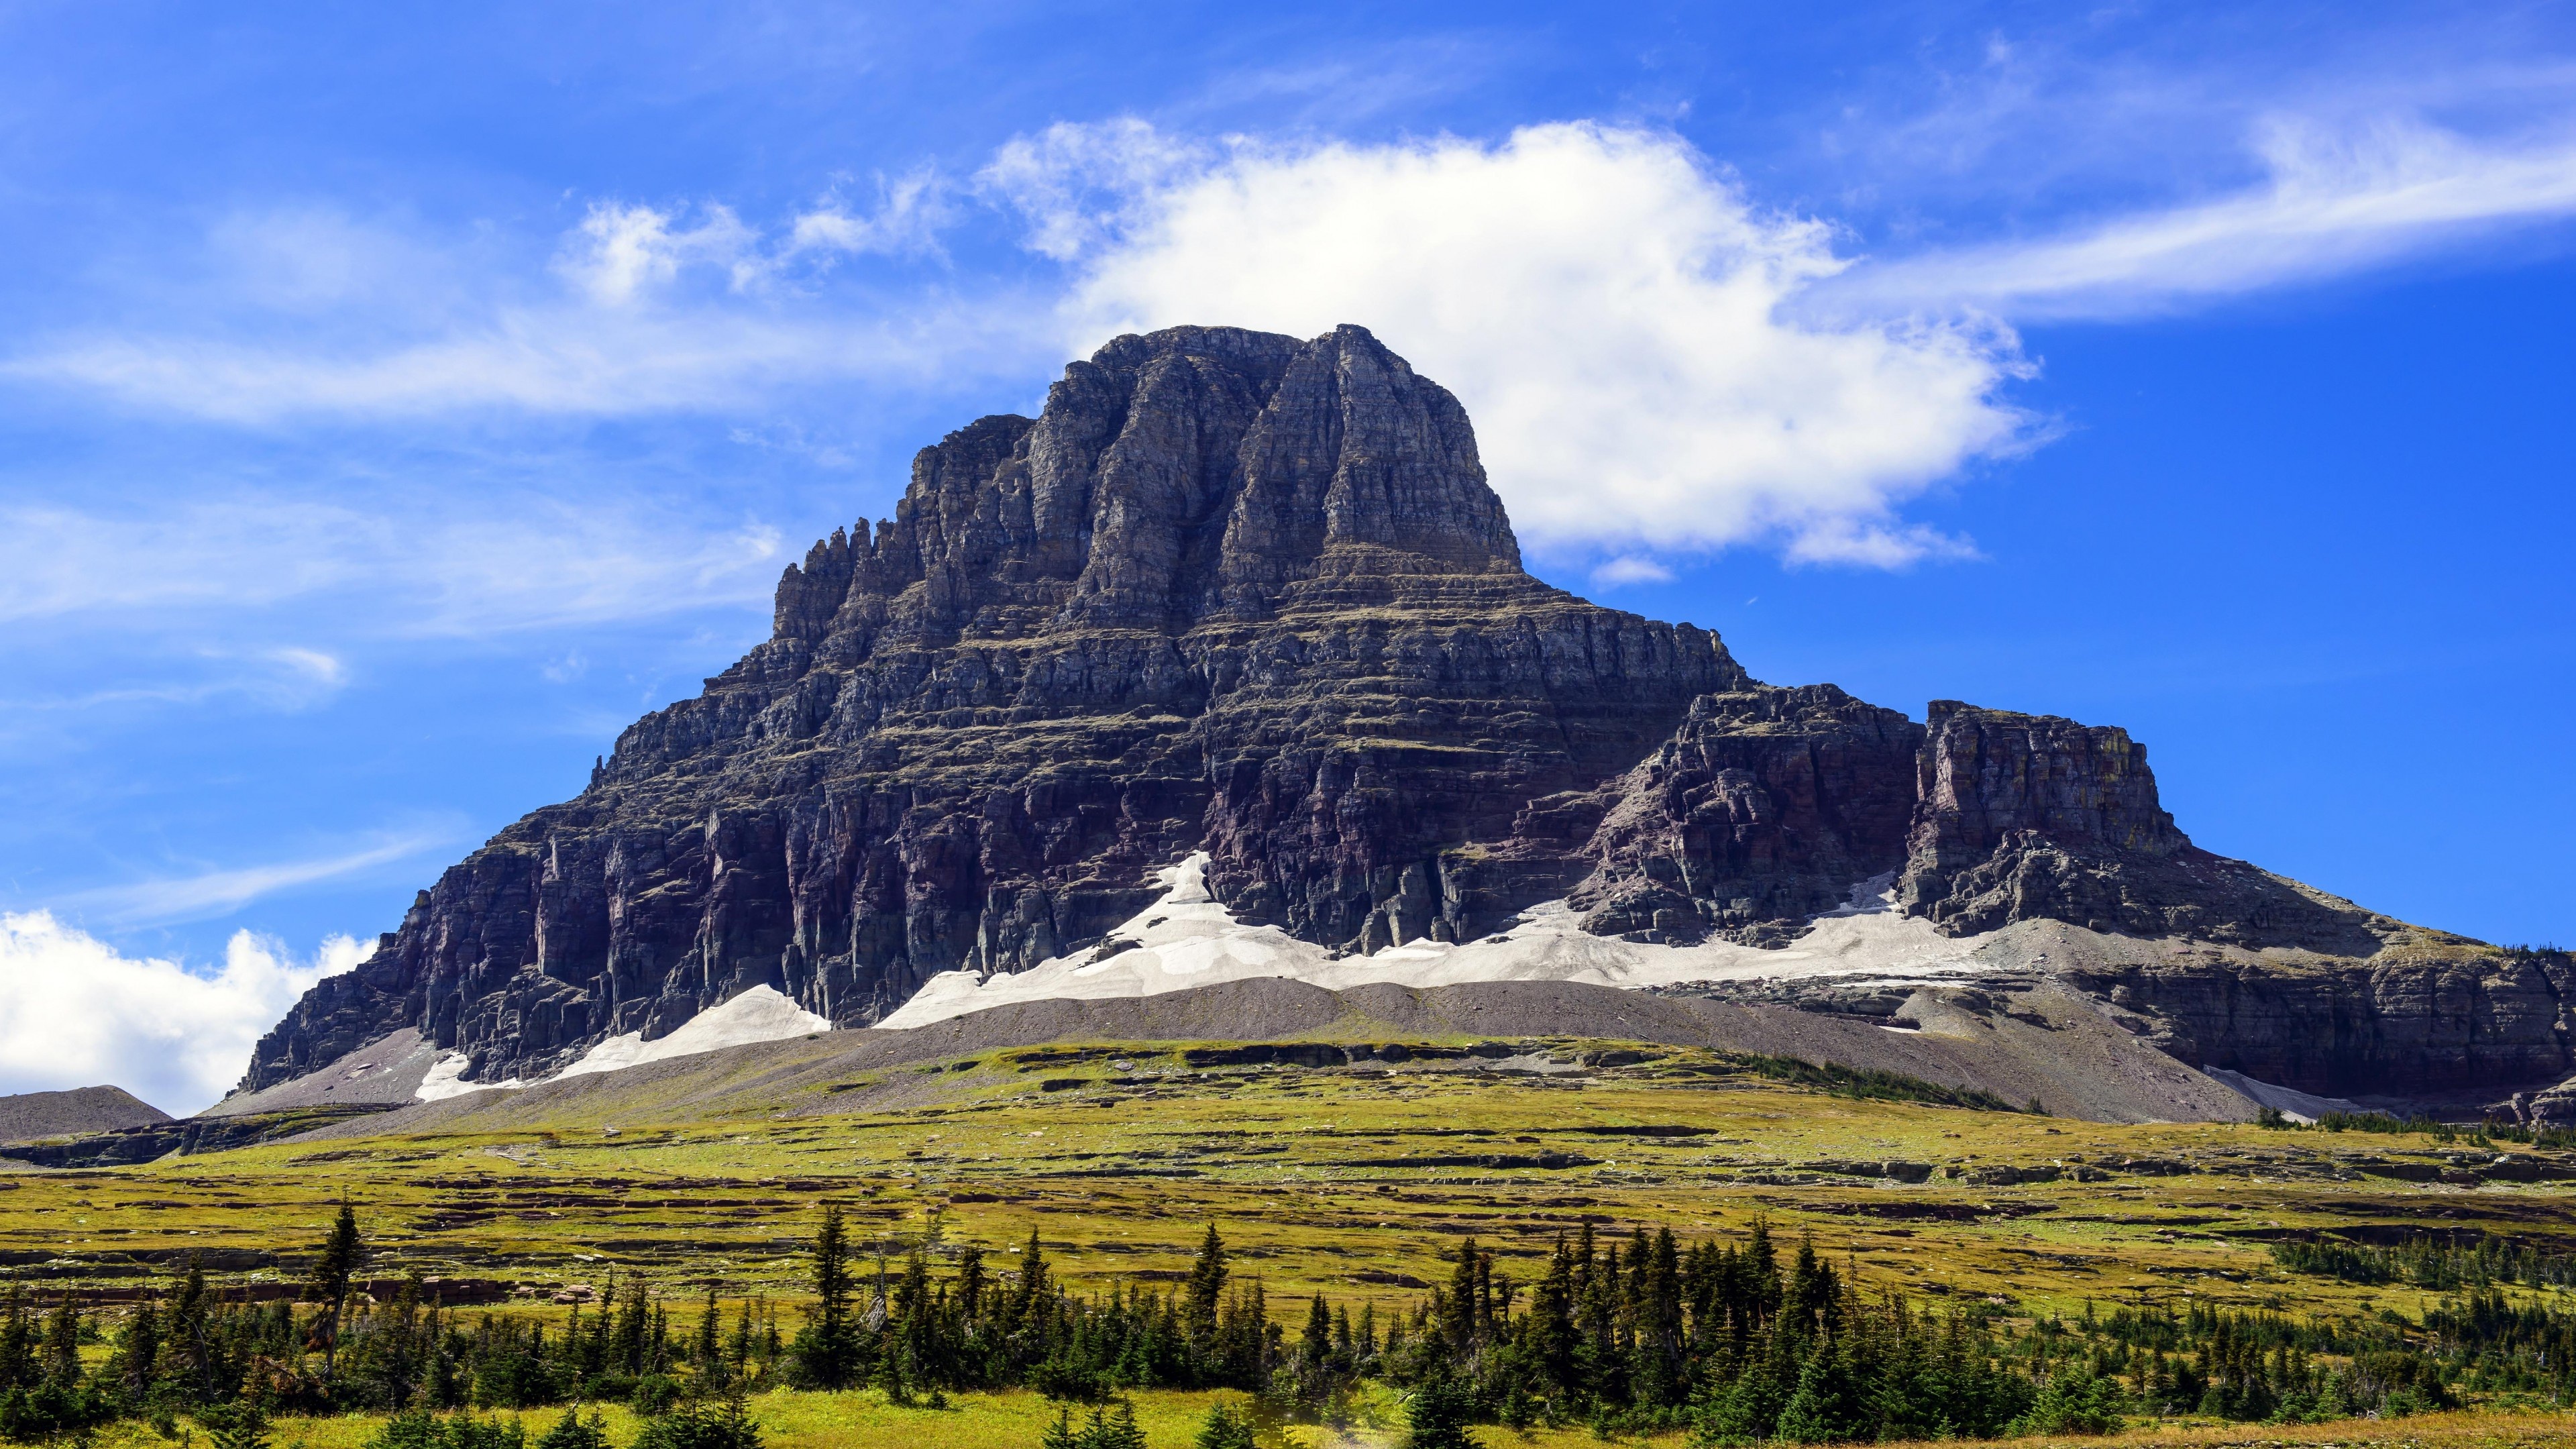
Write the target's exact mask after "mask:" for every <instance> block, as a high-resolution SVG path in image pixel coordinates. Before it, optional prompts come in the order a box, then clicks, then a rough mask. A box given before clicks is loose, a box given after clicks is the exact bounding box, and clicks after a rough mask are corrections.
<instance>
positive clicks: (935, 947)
mask: <svg viewBox="0 0 2576 1449" xmlns="http://www.w3.org/2000/svg"><path fill="white" fill-rule="evenodd" d="M1749 683H1750V681H1749V679H1748V678H1747V676H1746V675H1745V673H1744V671H1743V670H1742V669H1741V668H1740V667H1738V666H1737V665H1736V663H1735V662H1734V660H1733V659H1731V658H1729V657H1728V656H1727V654H1726V652H1725V650H1724V649H1723V648H1722V647H1721V646H1720V645H1719V643H1718V641H1717V639H1716V638H1715V637H1714V636H1713V635H1710V634H1708V633H1706V632H1704V631H1701V630H1698V629H1694V628H1691V627H1690V626H1688V625H1680V626H1675V625H1668V624H1658V623H1653V622H1650V621H1648V620H1645V619H1641V618H1638V617H1637V616H1635V615H1632V614H1623V613H1619V612H1616V611H1614V610H1609V609H1603V608H1599V607H1596V606H1594V605H1592V604H1588V603H1585V602H1584V601H1582V600H1580V599H1577V598H1575V597H1573V596H1571V595H1569V594H1566V593H1564V592H1562V591H1560V590H1557V589H1554V588H1551V587H1549V586H1547V585H1545V584H1542V583H1540V582H1539V581H1538V580H1536V579H1534V578H1532V577H1530V576H1529V575H1528V574H1527V573H1526V572H1524V571H1523V570H1522V568H1521V566H1520V555H1519V549H1518V546H1517V544H1516V543H1515V542H1514V540H1513V537H1512V534H1511V530H1510V526H1509V524H1508V522H1507V521H1506V519H1505V517H1504V514H1503V509H1502V505H1501V503H1500V501H1499V500H1497V499H1496V498H1495V497H1494V494H1493V492H1492V490H1491V489H1490V488H1488V487H1487V486H1486V483H1485V479H1484V473H1483V469H1482V466H1481V465H1480V464H1479V462H1478V460H1477V455H1476V445H1475V438H1474V434H1473V431H1472V429H1471V428H1470V427H1469V425H1468V421H1467V418H1466V414H1465V413H1464V411H1463V410H1462V409H1460V407H1459V406H1458V404H1457V401H1456V400H1455V399H1454V398H1452V397H1451V396H1450V395H1449V394H1448V393H1447V392H1446V391H1445V390H1443V389H1442V388H1440V387H1439V386H1438V385H1437V384H1434V383H1431V382H1429V381H1427V380H1425V379H1423V378H1420V377H1418V376H1416V375H1415V374H1414V372H1413V371H1412V369H1411V368H1410V367H1408V366H1407V365H1406V364H1405V363H1404V362H1403V360H1402V359H1400V358H1398V357H1395V356H1394V355H1393V354H1391V353H1389V352H1387V351H1386V349H1384V348H1383V347H1381V346H1380V345H1378V343H1377V342H1376V340H1375V339H1373V338H1371V337H1370V336H1369V335H1368V334H1367V333H1366V332H1364V331H1362V330H1360V329H1358V328H1350V327H1346V328H1343V329H1341V330H1339V331H1337V332H1335V333H1333V334H1331V335H1329V336H1326V337H1322V338H1318V339H1316V340H1314V341H1312V342H1299V341H1296V340H1295V339H1292V338H1286V337H1276V336H1270V335H1266V334H1261V333H1251V332H1241V331H1232V330H1226V329H1214V328H1183V329H1177V330H1174V331H1170V332H1162V333H1156V334H1154V335H1153V336H1150V337H1124V338H1120V339H1118V340H1117V341H1115V342H1113V343H1111V344H1110V345H1109V346H1107V347H1105V348H1103V349H1102V350H1101V351H1100V353H1099V354H1097V355H1096V356H1095V357H1093V358H1092V359H1091V360H1090V361H1088V362H1080V363H1076V364H1074V365H1073V366H1072V367H1070V368H1068V369H1067V370H1066V373H1065V377H1064V380H1063V381H1061V382H1059V383H1057V384H1056V385H1055V387H1054V388H1053V389H1052V391H1051V392H1050V393H1049V395H1048V399H1047V405H1046V408H1045V410H1044V411H1043V413H1042V414H1041V415H1040V416H1039V417H1038V418H1036V419H1034V420H1032V419H1028V418H1020V417H994V418H986V419H983V420H982V421H980V422H977V423H975V424H973V425H971V426H969V427H967V428H964V429H961V430H960V431H958V432H956V433H954V434H951V435H950V436H949V437H948V438H947V439H945V440H943V441H942V442H941V443H940V444H939V445H938V446H936V447H932V448H928V449H925V450H923V452H922V453H921V455H920V456H919V457H918V458H917V459H915V461H914V465H913V477H912V483H911V487H910V488H909V489H908V490H907V492H906V493H905V495H904V498H903V501H902V503H901V504H900V505H899V506H898V507H897V509H896V513H895V517H894V518H893V519H892V520H891V521H890V522H887V523H884V524H881V525H879V526H878V527H877V528H876V529H875V530H873V531H871V530H870V529H869V528H868V527H866V526H865V525H864V524H862V525H861V526H860V527H858V528H857V529H855V530H852V531H849V532H846V533H835V534H834V535H833V536H832V538H830V539H829V540H827V541H825V542H824V543H821V544H818V545H816V547H815V549H814V550H813V552H812V553H810V554H809V555H808V556H807V558H806V559H805V561H804V563H803V564H802V565H801V566H797V567H793V568H790V569H789V570H788V571H787V574H786V577H785V578H784V579H782V580H781V582H780V585H779V590H778V605H777V613H776V627H775V632H774V634H773V637H772V638H771V639H770V640H769V642H767V643H765V644H763V645H761V646H760V647H758V648H756V649H754V650H753V651H752V652H751V653H750V654H749V655H747V656H746V657H745V658H744V659H743V660H742V661H741V662H740V663H738V664H736V665H735V666H734V667H733V668H731V669H729V670H727V671H725V673H723V674H721V675H719V676H717V677H716V678H714V679H711V680H709V681H707V687H706V690H705V692H704V693H703V694H701V695H700V696H698V697H697V698H695V699H690V700H684V701H682V702H680V703H678V704H675V705H673V706H671V707H670V708H668V709H665V710H662V711H660V712H658V713H656V714H653V715H649V716H647V717H646V718H644V719H643V720H641V721H638V722H637V723H636V724H635V725H634V726H633V727H631V728H630V729H628V730H627V731H626V732H625V734H624V735H623V736H622V737H621V738H620V739H619V741H618V744H617V749H616V752H615V754H614V755H613V756H612V757H610V758H609V759H608V760H607V761H605V762H604V763H603V764H602V766H601V767H600V769H599V770H598V771H597V773H596V777H595V779H594V780H593V782H592V784H591V786H590V788H589V789H588V790H586V791H585V792H584V793H583V794H582V795H581V797H580V798H578V799H576V800H573V801H570V802H568V803H566V804H563V805H559V806H554V807H550V808H548V809H544V810H540V811H538V812H536V813H535V814H532V815H530V816H528V817H527V818H526V819H524V820H522V821H520V822H518V823H517V824H516V825H513V826H511V827H510V828H509V829H507V830H505V831H503V832H502V833H501V834H500V835H499V836H497V837H495V838H494V839H493V840H492V842H491V843H490V844H488V845H486V846H485V847H483V848H482V849H481V850H478V851H477V852H475V853H474V854H473V855H472V856H470V857H468V858H467V859H466V860H465V861H464V862H463V863H462V864H460V865H458V866H456V867H455V868H454V869H452V870H450V871H448V872H447V874H446V875H445V876H444V877H442V878H441V879H440V880H439V882H438V883H437V885H436V886H435V887H433V888H432V889H430V890H428V891H425V892H423V893H422V894H421V896H420V897H419V899H418V900H417V901H416V902H415V903H414V905H413V907H412V909H411V911H410V913H409V914H408V915H407V916H406V917H405V919H404V921H403V924H402V927H401V929H400V930H398V931H395V932H393V933H391V934H389V935H387V936H386V937H385V938H384V939H383V941H382V942H381V943H380V944H379V947H378V949H377V950H376V952H375V953H374V955H373V956H372V957H371V958H370V959H369V960H368V961H366V962H365V963H364V964H362V965H361V966H360V967H359V968H358V969H357V970H355V971H353V972H351V973H349V974H347V975H345V976H340V977H335V978H332V979H331V980H328V981H325V982H323V983H322V984H321V985H320V986H319V987H317V988H316V989H315V990H314V992H313V993H312V994H311V995H310V996H308V997H307V998H306V1000H305V1001H304V1002H303V1003H301V1004H300V1005H298V1006H297V1007H296V1009H295V1010H294V1012H293V1013H292V1014H291V1015H290V1016H289V1017H288V1019H287V1020H286V1021H285V1022H284V1023H282V1024H281V1025H280V1026H279V1027H278V1028H277V1029H276V1030H275V1031H273V1032H271V1033H270V1035H269V1036H268V1037H267V1038H266V1039H265V1040H264V1041H263V1042H262V1043H261V1044H260V1046H259V1048H258V1049H257V1053H256V1056H255V1060H254V1062H253V1064H252V1067H251V1070H250V1073H249V1075H248V1076H247V1077H246V1078H245V1079H244V1082H243V1086H244V1088H246V1089H257V1088H261V1087H265V1086H268V1085H271V1084H273V1083H276V1082H279V1081H283V1080H286V1079H288V1078H291V1077H294V1076H297V1075H300V1074H301V1073H303V1072H305V1071H307V1070H309V1069H311V1068H312V1067H314V1066H316V1065H319V1064H321V1063H326V1062H329V1061H331V1060H332V1059H334V1058H335V1057H337V1056H339V1055H341V1054H343V1053H345V1052H347V1051H349V1050H351V1049H353V1048H355V1047H357V1046H359V1045H361V1044H363V1043H365V1042H367V1041H369V1040H372V1039H373V1038H375V1037H377V1036H381V1035H383V1034H385V1033H386V1032H387V1031H390V1030H393V1029H396V1028H400V1027H416V1028H418V1029H419V1030H420V1031H421V1032H422V1033H423V1034H424V1035H425V1036H427V1037H428V1038H430V1039H431V1040H433V1041H435V1042H436V1043H438V1044H439V1045H441V1046H444V1047H448V1048H452V1049H455V1050H461V1051H464V1052H466V1053H468V1054H469V1055H470V1056H471V1058H472V1061H471V1064H470V1066H469V1067H468V1069H467V1077H468V1079H469V1080H491V1079H496V1078H502V1077H509V1076H513V1075H517V1076H534V1075H537V1074H539V1073H542V1072H544V1071H547V1070H550V1069H552V1068H554V1067H557V1066H560V1065H561V1064H562V1063H563V1062H565V1061H567V1060H569V1059H571V1057H573V1056H574V1055H577V1054H578V1052H579V1051H580V1050H581V1049H583V1048H584V1047H586V1046H588V1045H589V1044H591V1043H594V1042H596V1041H598V1040H600V1039H602V1038H603V1037H606V1036H609V1035H613V1034H617V1033H621V1032H627V1031H642V1032H644V1033H645V1034H646V1035H647V1036H648V1037H658V1036H660V1035H662V1034H663V1033H665V1032H667V1031H669V1030H670V1029H672V1028H673V1027H675V1026H677V1025H678V1024H679V1023H680V1022H682V1021H685V1020H687V1019H688V1018H689V1017H690V1016H691V1015H693V1014H695V1013H696V1012H697V1011H699V1010H701V1009H704V1008H705V1007H708V1006H711V1005H714V1004H715V1003H717V1002H720V1001H722V1000H725V999H726V998H728V997H730V996H731V995H733V994H736V993H738V992H740V991H743V990H746V989H749V988H750V987H752V986H755V985H761V984H768V985H773V986H776V987H777V988H778V989H780V990H782V991H784V992H786V993H787V994H789V995H790V996H792V997H793V998H795V999H796V1000H797V1001H798V1002H799V1003H800V1004H802V1005H804V1006H805V1007H806V1008H808V1009H809V1010H812V1011H815V1012H818V1013H820V1014H822V1015H825V1016H828V1017H830V1018H831V1019H832V1020H834V1021H836V1022H839V1023H843V1024H847V1025H861V1024H865V1023H867V1022H869V1021H872V1020H875V1019H877V1018H878V1017H880V1016H882V1015H883V1014H884V1013H886V1012H887V1011H889V1010H891V1009H892V1008H893V1007H894V1006H896V1005H898V1004H900V1003H901V1002H902V1001H903V1000H904V999H905V998H906V997H907V996H909V995H910V994H911V993H912V991H913V990H914V989H916V988H917V987H918V986H919V985H920V983H921V982H922V981H923V980H925V979H927V978H928V977H929V976H930V975H932V974H933V973H936V972H939V971H944V970H949V969H952V968H956V967H961V966H964V967H973V968H976V969H981V970H988V971H995V970H998V971H1007V970H1012V969H1016V968H1020V967H1024V966H1028V965H1032V964H1035V963H1036V962H1038V961H1041V960H1045V959H1047V958H1049V957H1051V956H1056V955H1060V954H1063V953H1066V952H1070V951H1075V950H1080V949H1084V948H1086V947H1088V946H1089V945H1091V944H1092V943H1093V942H1095V941H1096V940H1097V939H1098V938H1099V937H1100V935H1101V934H1102V932H1104V931H1105V930H1106V929H1107V928H1108V927H1109V926H1110V925H1113V924H1115V923H1116V922H1118V921H1119V920H1121V919H1124V918H1125V917H1126V916H1128V915H1129V914H1131V913H1132V912H1133V911H1135V910H1136V909H1137V908H1138V907H1139V906H1141V905H1142V904H1143V903H1144V902H1145V901H1147V900H1149V899H1150V898H1151V897H1152V894H1153V892H1152V889H1151V887H1150V884H1149V881H1150V877H1151V874H1152V872H1153V870H1154V869H1155V868H1156V867H1158V866H1161V865H1164V864H1167V863H1168V862H1170V861H1171V860H1173V859H1175V858H1177V857H1178V856H1179V855H1180V854H1182V853H1183V852H1184V851H1186V850H1188V849H1191V848H1195V847H1199V846H1202V845H1203V846H1204V847H1205V848H1207V849H1209V850H1210V851H1211V852H1212V854H1213V857H1214V858H1213V862H1212V864H1211V867H1210V871H1209V879H1210V884H1211V887H1212V888H1213V889H1215V890H1216V891H1217V892H1218V893H1219V895H1220V897H1221V898H1222V899H1224V900H1226V901H1227V902H1229V903H1230V904H1232V905H1234V906H1235V907H1236V908H1237V909H1238V910H1239V911H1240V912H1241V913H1243V914H1245V915H1247V916H1250V917H1255V918H1260V919H1268V920H1275V921H1277V922H1279V923H1280V924H1282V925H1284V926H1285V927H1287V928H1288V929H1290V930H1292V931H1294V932H1296V933H1298V934H1300V935H1302V936H1306V937H1308V938H1310V939H1314V940H1319V941H1329V942H1335V943H1342V944H1347V945H1348V946H1349V947H1350V948H1351V949H1354V950H1368V949H1373V948H1374V947H1376V946H1378V945H1383V944H1385V943H1387V942H1389V941H1399V940H1407V939H1412V938H1416V937H1420V936H1425V935H1448V936H1456V935H1459V934H1462V933H1471V932H1474V931H1478V930H1481V929H1484V928H1485V927H1486V926H1487V925H1489V924H1490V922H1491V921H1492V920H1493V919H1495V918H1497V917H1499V916H1500V915H1501V914H1504V913H1507V912H1508V911H1509V910H1510V909H1512V908H1514V907H1515V906H1516V905H1519V904H1525V903H1526V901H1525V900H1523V899H1522V898H1521V895H1520V891H1521V890H1522V887H1519V886H1515V885H1512V884H1510V882H1511V881H1512V880H1514V879H1516V877H1512V876H1511V875H1510V873H1509V872H1502V873H1500V874H1497V873H1496V872H1494V871H1491V870H1486V869H1483V868H1482V867H1481V863H1480V862H1479V860H1478V859H1477V856H1476V853H1475V852H1474V851H1473V850H1472V849H1466V848H1467V847H1470V846H1472V844H1473V843H1474V842H1475V841H1477V840H1479V839H1486V840H1495V839H1500V838H1502V837H1505V836H1507V835H1508V834H1509V832H1510V829H1511V825H1512V822H1513V820H1514V818H1515V816H1516V814H1517V813H1518V812H1519V811H1520V809H1521V807H1522V806H1523V805H1524V804H1525V803H1526V802H1528V801H1529V800H1531V799H1533V798H1534V797H1541V796H1547V795H1551V794H1561V793H1566V792H1580V791H1585V790H1590V789H1592V788H1594V787H1596V786H1597V785H1598V784H1599V783H1600V782H1601V781H1602V780H1604V779H1607V778H1610V777H1613V776H1616V775H1618V774H1620V773H1622V772H1624V771H1626V770H1627V769H1628V768H1629V767H1631V766H1632V765H1634V764H1635V763H1636V762H1637V760H1638V759H1639V758H1640V757H1642V756H1643V755H1645V754H1646V753H1647V752H1648V751H1649V750H1651V749H1653V748H1655V747H1656V746H1657V745H1658V744H1660V743H1661V742H1662V741H1663V739H1664V737H1665V736H1667V735H1669V734H1670V733H1671V731H1672V729H1673V727H1674V725H1675V724H1676V723H1677V722H1678V721H1679V720H1680V718H1681V717H1682V714H1683V712H1684V710H1686V709H1687V708H1688V707H1689V704H1690V702H1691V700H1693V699H1694V698H1696V697H1698V696H1700V695H1702V694H1705V693H1709V692H1711V691H1721V690H1732V689H1739V688H1742V687H1745V686H1746V685H1748V684H1749ZM1533 879H1534V880H1536V881H1537V882H1538V883H1539V884H1542V885H1544V884H1551V883H1552V884H1554V885H1555V887H1556V888H1557V889H1559V890H1561V889H1562V886H1563V883H1564V882H1563V881H1561V880H1559V879H1558V877H1557V876H1555V875H1550V874H1548V873H1547V872H1546V871H1545V870H1541V871H1540V872H1539V873H1538V875H1537V876H1536V877H1533ZM1496 880H1502V881H1504V882H1505V883H1504V884H1503V885H1501V886H1499V887H1498V886H1497V885H1495V883H1494V882H1495V881H1496Z"/></svg>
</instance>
